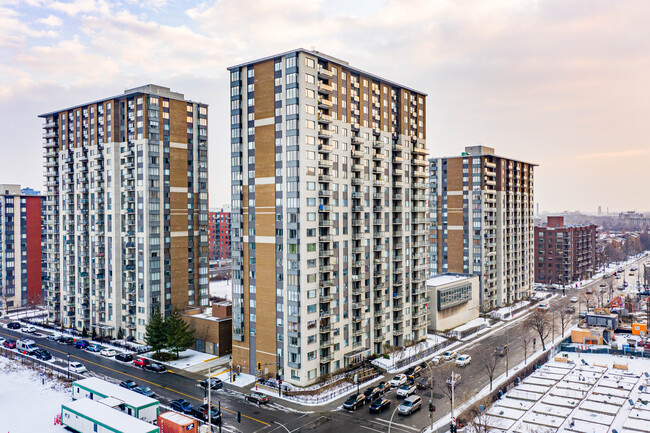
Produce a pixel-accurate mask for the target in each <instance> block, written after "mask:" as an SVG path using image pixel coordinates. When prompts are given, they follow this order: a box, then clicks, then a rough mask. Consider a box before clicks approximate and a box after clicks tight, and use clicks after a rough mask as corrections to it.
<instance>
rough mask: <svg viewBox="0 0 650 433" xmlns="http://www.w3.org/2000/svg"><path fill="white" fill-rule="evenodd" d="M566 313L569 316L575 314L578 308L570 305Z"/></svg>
mask: <svg viewBox="0 0 650 433" xmlns="http://www.w3.org/2000/svg"><path fill="white" fill-rule="evenodd" d="M566 312H567V313H569V314H573V313H575V312H576V307H574V306H573V305H569V306H568V307H566Z"/></svg>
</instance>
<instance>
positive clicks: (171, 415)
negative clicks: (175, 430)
mask: <svg viewBox="0 0 650 433" xmlns="http://www.w3.org/2000/svg"><path fill="white" fill-rule="evenodd" d="M159 417H160V418H164V419H166V420H167V421H171V422H173V423H176V424H181V425H184V424H187V423H191V422H193V421H194V419H193V418H190V417H189V416H185V415H183V414H182V413H179V412H174V411H173V410H170V411H169V412H165V413H161V414H160V415H159Z"/></svg>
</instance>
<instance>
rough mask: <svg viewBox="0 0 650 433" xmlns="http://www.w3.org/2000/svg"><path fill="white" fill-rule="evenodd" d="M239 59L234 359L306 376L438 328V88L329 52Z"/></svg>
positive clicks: (234, 99)
mask: <svg viewBox="0 0 650 433" xmlns="http://www.w3.org/2000/svg"><path fill="white" fill-rule="evenodd" d="M229 70H230V79H231V80H230V95H231V151H232V245H233V260H232V263H233V367H234V368H237V369H240V368H241V371H242V372H246V373H255V370H256V369H257V363H260V364H261V367H262V368H261V370H262V371H261V373H262V374H268V375H278V376H280V377H281V378H282V379H283V380H285V381H287V382H290V383H293V384H297V385H306V384H310V383H313V382H315V381H316V380H317V379H318V377H319V376H322V375H326V374H329V373H333V372H335V371H337V370H339V369H342V368H344V367H346V366H348V365H351V364H355V363H357V362H360V361H361V360H363V359H364V358H365V357H366V356H368V355H370V354H373V353H384V352H385V351H386V346H387V345H390V346H398V347H399V346H404V345H406V344H408V343H409V342H410V341H414V340H420V339H422V338H424V337H425V336H426V326H427V320H426V306H425V303H426V296H427V295H426V284H425V283H426V273H427V268H428V265H427V259H428V255H427V247H428V244H427V240H426V239H427V238H426V237H427V234H428V233H427V229H426V227H427V223H428V221H427V219H426V217H425V215H426V211H427V208H426V204H425V203H426V198H427V197H426V194H425V191H426V187H427V185H426V178H427V165H428V163H427V161H426V154H427V150H426V145H425V133H426V129H425V110H426V108H425V97H426V95H425V94H424V93H422V92H419V91H417V90H413V89H410V88H407V87H405V86H402V85H400V84H396V83H394V82H391V81H388V80H385V79H383V78H380V77H378V76H376V75H374V74H370V73H368V72H364V71H362V70H360V69H357V68H354V67H352V66H350V65H349V64H348V63H347V62H345V61H343V60H339V59H336V58H333V57H331V56H328V55H325V54H323V53H320V52H316V51H309V50H304V49H297V50H294V51H289V52H285V53H282V54H278V55H275V56H271V57H267V58H264V59H260V60H256V61H253V62H249V63H244V64H241V65H237V66H233V67H231V68H229Z"/></svg>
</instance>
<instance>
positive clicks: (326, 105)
mask: <svg viewBox="0 0 650 433" xmlns="http://www.w3.org/2000/svg"><path fill="white" fill-rule="evenodd" d="M333 105H334V103H333V102H332V101H330V100H329V99H325V98H318V108H323V109H326V110H329V109H330V108H332V106H333Z"/></svg>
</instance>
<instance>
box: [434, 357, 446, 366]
mask: <svg viewBox="0 0 650 433" xmlns="http://www.w3.org/2000/svg"><path fill="white" fill-rule="evenodd" d="M443 362H445V360H444V359H442V356H440V355H436V356H434V357H433V359H432V360H431V363H432V364H433V365H438V364H442V363H443Z"/></svg>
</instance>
